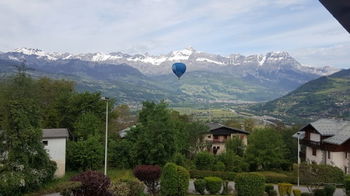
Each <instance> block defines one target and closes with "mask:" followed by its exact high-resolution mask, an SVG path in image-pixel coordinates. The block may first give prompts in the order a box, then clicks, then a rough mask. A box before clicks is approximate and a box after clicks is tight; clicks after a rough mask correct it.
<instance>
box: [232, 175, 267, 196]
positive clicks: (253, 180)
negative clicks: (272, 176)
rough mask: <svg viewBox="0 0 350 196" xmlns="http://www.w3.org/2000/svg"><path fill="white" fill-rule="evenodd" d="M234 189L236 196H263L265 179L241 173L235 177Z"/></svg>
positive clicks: (260, 176)
mask: <svg viewBox="0 0 350 196" xmlns="http://www.w3.org/2000/svg"><path fill="white" fill-rule="evenodd" d="M235 182H236V184H235V188H236V190H237V192H238V196H251V195H256V196H258V195H263V194H264V190H265V177H264V176H262V175H259V174H253V173H241V174H238V175H237V176H236V179H235Z"/></svg>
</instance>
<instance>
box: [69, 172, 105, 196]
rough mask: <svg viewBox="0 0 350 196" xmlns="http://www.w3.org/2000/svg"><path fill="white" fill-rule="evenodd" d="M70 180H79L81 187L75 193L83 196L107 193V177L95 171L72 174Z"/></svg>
mask: <svg viewBox="0 0 350 196" xmlns="http://www.w3.org/2000/svg"><path fill="white" fill-rule="evenodd" d="M71 181H79V182H81V188H80V189H79V190H78V191H77V192H76V193H75V195H84V196H94V195H96V196H98V195H101V196H103V195H105V194H106V193H107V188H108V186H109V184H110V180H109V178H108V177H107V176H105V175H103V174H102V173H100V172H97V171H86V172H83V173H81V174H79V175H76V176H73V177H72V178H71Z"/></svg>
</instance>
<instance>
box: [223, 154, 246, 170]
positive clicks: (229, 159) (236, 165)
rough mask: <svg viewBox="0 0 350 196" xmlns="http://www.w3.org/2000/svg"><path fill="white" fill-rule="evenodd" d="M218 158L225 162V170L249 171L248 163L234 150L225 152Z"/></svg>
mask: <svg viewBox="0 0 350 196" xmlns="http://www.w3.org/2000/svg"><path fill="white" fill-rule="evenodd" d="M217 158H218V160H219V161H221V162H223V163H224V164H225V171H230V172H243V171H248V166H249V165H248V163H247V162H246V161H244V160H243V158H242V157H240V156H238V155H236V154H235V153H233V152H230V151H229V152H224V153H221V154H220V155H218V156H217Z"/></svg>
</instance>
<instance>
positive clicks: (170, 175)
mask: <svg viewBox="0 0 350 196" xmlns="http://www.w3.org/2000/svg"><path fill="white" fill-rule="evenodd" d="M189 180H190V175H189V173H188V171H187V170H186V169H185V168H184V167H181V166H178V165H176V164H175V163H167V164H166V165H165V166H164V168H163V172H162V176H161V178H160V192H161V195H162V196H175V195H176V196H184V195H186V193H187V190H188V185H189Z"/></svg>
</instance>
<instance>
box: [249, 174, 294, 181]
mask: <svg viewBox="0 0 350 196" xmlns="http://www.w3.org/2000/svg"><path fill="white" fill-rule="evenodd" d="M252 173H255V174H260V175H263V176H264V177H265V180H266V183H272V184H277V183H281V182H286V183H290V184H296V183H297V177H296V176H290V175H287V174H283V173H277V172H252Z"/></svg>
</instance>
